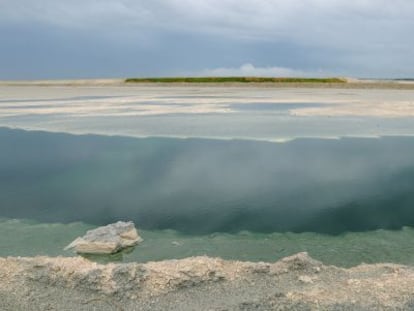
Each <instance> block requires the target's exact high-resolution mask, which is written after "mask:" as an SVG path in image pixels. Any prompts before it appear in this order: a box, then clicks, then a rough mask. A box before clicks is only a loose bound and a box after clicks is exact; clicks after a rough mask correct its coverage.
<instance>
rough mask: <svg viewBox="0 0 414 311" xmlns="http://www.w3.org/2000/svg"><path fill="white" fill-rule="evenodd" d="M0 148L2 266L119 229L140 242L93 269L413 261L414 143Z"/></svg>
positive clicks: (18, 134) (10, 143)
mask: <svg viewBox="0 0 414 311" xmlns="http://www.w3.org/2000/svg"><path fill="white" fill-rule="evenodd" d="M0 146H1V148H2V152H1V153H0V217H2V218H3V220H2V221H1V222H0V255H1V256H6V255H20V256H28V255H36V254H44V255H59V254H65V255H69V254H70V253H68V252H63V251H62V249H63V247H64V246H65V245H66V244H68V243H69V242H70V241H71V240H72V239H73V238H75V237H76V236H78V235H81V234H83V233H84V232H85V230H87V229H89V228H93V227H95V226H97V225H103V224H106V223H109V222H113V221H117V220H120V219H125V220H133V221H134V222H135V223H136V224H137V226H138V227H139V228H140V229H141V234H142V235H143V237H144V239H145V242H144V243H143V244H142V245H140V246H139V247H137V248H136V250H135V251H133V252H132V253H129V254H126V253H124V254H118V255H117V256H113V257H106V258H94V259H95V260H126V261H130V260H139V261H148V260H159V259H166V258H182V257H187V256H192V255H203V254H207V255H210V256H220V257H224V258H228V259H244V260H266V261H274V260H276V259H278V258H281V257H284V256H287V255H290V254H293V253H296V252H299V251H308V252H309V253H310V254H311V255H312V256H314V257H315V258H318V259H320V260H322V261H324V262H326V263H332V264H338V265H344V266H350V265H354V264H358V263H360V262H384V261H392V262H401V263H409V264H413V263H414V248H413V247H412V246H411V244H410V243H411V241H412V237H413V233H414V230H413V229H412V228H410V227H413V226H414V213H413V210H412V208H413V206H414V191H413V189H414V158H413V157H412V155H413V154H414V138H410V137H385V138H381V139H368V138H365V139H362V138H346V139H339V140H326V139H325V140H324V139H298V140H295V141H291V142H286V143H266V142H257V141H241V140H232V141H220V140H206V139H165V138H147V139H136V138H125V137H105V136H96V135H82V136H75V135H69V134H53V133H46V132H27V131H22V130H11V129H6V128H3V129H0ZM13 219H20V220H15V221H14V220H13ZM23 219H29V221H24V220H23Z"/></svg>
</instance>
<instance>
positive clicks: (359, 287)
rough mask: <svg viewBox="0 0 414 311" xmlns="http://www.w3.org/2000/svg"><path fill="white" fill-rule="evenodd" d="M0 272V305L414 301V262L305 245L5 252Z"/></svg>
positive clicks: (284, 305)
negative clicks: (213, 254) (260, 254)
mask: <svg viewBox="0 0 414 311" xmlns="http://www.w3.org/2000/svg"><path fill="white" fill-rule="evenodd" d="M0 280H1V282H0V310H412V309H414V268H413V267H408V266H400V265H395V264H378V265H360V266H358V267H354V268H351V269H343V268H338V267H334V266H326V265H323V264H322V263H321V262H318V261H316V260H313V259H312V258H310V257H309V256H308V255H307V254H306V253H300V254H297V255H294V256H291V257H287V258H285V259H282V260H280V261H278V262H276V263H251V262H239V261H226V260H222V259H218V258H208V257H194V258H188V259H182V260H168V261H161V262H149V263H144V264H142V263H125V264H115V263H111V264H107V265H100V264H97V263H94V262H91V261H88V260H86V259H84V258H81V257H76V258H64V257H57V258H48V257H35V258H11V257H10V258H2V259H0Z"/></svg>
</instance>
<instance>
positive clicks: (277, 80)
mask: <svg viewBox="0 0 414 311" xmlns="http://www.w3.org/2000/svg"><path fill="white" fill-rule="evenodd" d="M125 82H126V83H346V82H347V81H346V80H345V79H341V78H274V77H168V78H128V79H126V80H125Z"/></svg>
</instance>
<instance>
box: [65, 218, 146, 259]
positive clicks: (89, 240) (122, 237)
mask: <svg viewBox="0 0 414 311" xmlns="http://www.w3.org/2000/svg"><path fill="white" fill-rule="evenodd" d="M139 242H142V238H141V237H140V236H139V235H138V232H137V230H136V229H135V225H134V223H133V222H131V221H130V222H123V221H118V222H117V223H114V224H110V225H107V226H103V227H99V228H96V229H93V230H89V231H87V232H86V234H85V235H84V236H83V237H78V238H76V239H75V240H74V241H73V242H72V243H70V244H69V245H68V246H66V247H65V250H67V249H74V250H75V251H76V252H77V253H79V254H113V253H117V252H119V251H121V250H122V249H124V248H127V247H131V246H135V245H137V244H138V243H139Z"/></svg>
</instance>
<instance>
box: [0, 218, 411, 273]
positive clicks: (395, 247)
mask: <svg viewBox="0 0 414 311" xmlns="http://www.w3.org/2000/svg"><path fill="white" fill-rule="evenodd" d="M92 228H94V226H91V225H87V224H84V223H79V222H78V223H70V224H58V223H55V224H51V223H49V224H46V223H44V224H42V223H36V222H33V221H22V220H6V219H3V220H1V221H0V245H1V248H0V256H9V255H13V256H36V255H48V256H59V255H63V256H74V255H75V254H74V253H72V252H71V251H64V250H63V248H64V247H65V246H66V245H67V244H69V243H70V242H71V241H72V240H73V239H74V238H76V237H77V236H80V235H83V234H84V232H85V231H86V230H89V229H92ZM139 233H140V235H141V236H142V237H143V238H144V242H142V243H141V244H140V245H139V246H137V247H136V248H135V249H133V250H128V251H125V252H123V253H119V254H115V255H111V256H89V257H87V258H88V259H90V260H93V261H97V262H101V263H105V262H119V261H123V262H130V261H137V262H147V261H154V260H163V259H175V258H185V257H189V256H199V255H209V256H213V257H222V258H225V259H236V260H249V261H267V262H273V261H276V260H278V259H280V258H283V257H286V256H289V255H292V254H295V253H298V252H303V251H307V252H309V254H310V255H311V256H312V257H313V258H315V259H318V260H321V261H322V262H324V263H325V264H333V265H336V266H343V267H350V266H355V265H358V264H360V263H379V262H393V263H401V264H408V265H413V264H414V245H413V243H412V241H413V239H414V229H413V228H408V227H404V228H402V229H401V230H395V231H391V230H376V231H368V232H348V233H344V234H341V235H335V236H332V235H326V234H318V233H310V232H304V233H291V232H285V233H270V234H265V233H253V232H247V231H245V232H239V233H237V234H228V233H213V234H208V235H199V236H189V235H185V234H182V233H179V232H177V231H174V230H160V231H148V230H140V232H139Z"/></svg>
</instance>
